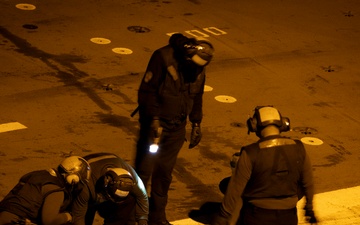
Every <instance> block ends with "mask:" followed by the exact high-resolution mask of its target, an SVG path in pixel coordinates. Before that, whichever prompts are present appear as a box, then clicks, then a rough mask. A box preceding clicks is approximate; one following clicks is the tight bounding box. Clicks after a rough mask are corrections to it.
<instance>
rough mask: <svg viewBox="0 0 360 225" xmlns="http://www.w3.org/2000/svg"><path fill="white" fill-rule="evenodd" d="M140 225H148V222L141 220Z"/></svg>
mask: <svg viewBox="0 0 360 225" xmlns="http://www.w3.org/2000/svg"><path fill="white" fill-rule="evenodd" d="M137 224H138V225H147V224H148V221H147V220H139V221H138V223H137Z"/></svg>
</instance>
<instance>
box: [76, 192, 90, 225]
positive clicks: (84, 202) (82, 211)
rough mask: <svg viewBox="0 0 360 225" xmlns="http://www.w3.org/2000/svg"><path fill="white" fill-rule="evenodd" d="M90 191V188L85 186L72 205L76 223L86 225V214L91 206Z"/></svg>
mask: <svg viewBox="0 0 360 225" xmlns="http://www.w3.org/2000/svg"><path fill="white" fill-rule="evenodd" d="M89 200H90V192H89V188H88V187H87V186H85V187H84V188H83V189H82V190H81V192H80V193H79V195H78V196H76V199H75V200H74V202H73V205H72V216H73V224H74V225H85V216H86V212H87V210H88V207H89Z"/></svg>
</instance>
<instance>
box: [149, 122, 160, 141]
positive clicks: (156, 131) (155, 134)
mask: <svg viewBox="0 0 360 225" xmlns="http://www.w3.org/2000/svg"><path fill="white" fill-rule="evenodd" d="M161 131H162V127H161V126H160V120H159V119H158V118H154V119H153V120H152V121H151V134H150V136H151V138H153V139H154V138H159V137H160V135H161Z"/></svg>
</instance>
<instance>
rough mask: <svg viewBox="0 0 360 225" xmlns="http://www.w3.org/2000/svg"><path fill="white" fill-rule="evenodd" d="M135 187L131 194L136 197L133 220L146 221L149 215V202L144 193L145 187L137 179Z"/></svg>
mask: <svg viewBox="0 0 360 225" xmlns="http://www.w3.org/2000/svg"><path fill="white" fill-rule="evenodd" d="M137 180H138V181H137V185H136V186H135V187H134V190H133V194H134V195H135V196H136V211H135V219H136V221H139V220H148V215H149V200H148V196H147V193H146V189H145V186H144V184H143V182H142V181H141V179H140V178H138V179H137Z"/></svg>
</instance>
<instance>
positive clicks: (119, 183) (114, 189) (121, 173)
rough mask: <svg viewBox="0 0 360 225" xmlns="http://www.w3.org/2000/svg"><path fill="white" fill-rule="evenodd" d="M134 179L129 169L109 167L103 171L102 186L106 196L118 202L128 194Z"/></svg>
mask: <svg viewBox="0 0 360 225" xmlns="http://www.w3.org/2000/svg"><path fill="white" fill-rule="evenodd" d="M134 185H135V183H134V179H133V177H132V175H131V173H130V172H129V171H127V170H126V169H123V168H111V169H108V171H107V172H106V173H105V177H104V187H105V192H106V193H105V194H106V197H107V198H109V199H110V200H112V201H114V202H120V201H122V200H124V198H126V197H127V196H128V195H129V192H130V191H131V190H132V188H133V187H134Z"/></svg>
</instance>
